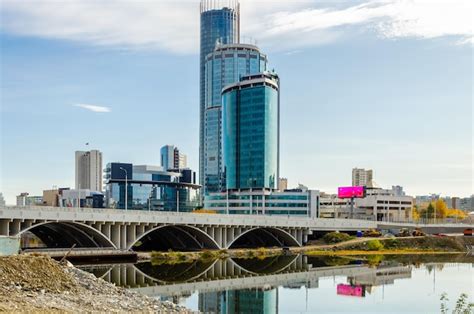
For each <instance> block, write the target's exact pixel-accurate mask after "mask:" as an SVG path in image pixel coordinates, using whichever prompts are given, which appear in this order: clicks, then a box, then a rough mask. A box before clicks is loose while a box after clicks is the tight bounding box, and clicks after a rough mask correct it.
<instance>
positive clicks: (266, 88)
mask: <svg viewBox="0 0 474 314" xmlns="http://www.w3.org/2000/svg"><path fill="white" fill-rule="evenodd" d="M222 103H223V108H222V116H223V117H224V119H223V121H222V139H223V140H222V143H223V158H222V159H223V166H224V176H225V178H226V188H227V189H247V188H266V189H277V188H278V186H277V184H278V175H279V139H280V128H279V123H280V108H279V107H280V104H279V79H278V76H277V75H276V74H275V73H271V72H264V73H260V74H255V75H249V76H244V77H242V78H241V79H240V81H239V82H238V83H235V84H231V85H228V86H226V87H225V88H224V89H223V90H222Z"/></svg>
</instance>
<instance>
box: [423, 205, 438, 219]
mask: <svg viewBox="0 0 474 314" xmlns="http://www.w3.org/2000/svg"><path fill="white" fill-rule="evenodd" d="M434 212H435V208H434V206H433V204H432V203H429V204H428V207H427V208H426V209H422V210H421V212H420V216H421V217H422V218H428V219H432V218H434Z"/></svg>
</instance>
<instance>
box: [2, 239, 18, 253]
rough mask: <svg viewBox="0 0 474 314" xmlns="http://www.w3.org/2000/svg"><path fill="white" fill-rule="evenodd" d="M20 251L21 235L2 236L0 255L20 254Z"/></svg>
mask: <svg viewBox="0 0 474 314" xmlns="http://www.w3.org/2000/svg"><path fill="white" fill-rule="evenodd" d="M19 251H20V238H19V237H2V236H0V255H13V254H18V252H19Z"/></svg>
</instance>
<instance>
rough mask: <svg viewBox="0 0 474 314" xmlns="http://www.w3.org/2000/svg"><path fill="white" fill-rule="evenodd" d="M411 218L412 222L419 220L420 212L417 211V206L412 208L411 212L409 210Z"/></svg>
mask: <svg viewBox="0 0 474 314" xmlns="http://www.w3.org/2000/svg"><path fill="white" fill-rule="evenodd" d="M411 218H412V219H413V220H415V221H416V220H419V219H420V212H419V211H418V206H416V205H415V206H413V208H412V210H411Z"/></svg>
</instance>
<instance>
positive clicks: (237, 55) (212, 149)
mask: <svg viewBox="0 0 474 314" xmlns="http://www.w3.org/2000/svg"><path fill="white" fill-rule="evenodd" d="M266 69H267V57H266V55H264V54H262V53H261V52H260V51H259V49H258V48H257V47H256V46H253V45H249V44H227V45H217V46H216V48H215V50H214V51H213V52H211V53H210V54H208V55H207V56H206V59H205V93H204V94H205V95H204V101H205V109H204V110H205V112H204V135H205V136H204V143H203V145H204V160H203V162H204V174H203V180H204V181H203V183H202V184H203V192H204V194H207V193H209V192H219V191H221V190H223V189H225V182H224V180H223V179H224V178H223V175H222V145H221V144H222V132H221V130H222V119H221V117H222V95H221V92H222V89H223V88H224V86H226V85H229V84H232V83H236V82H238V81H239V80H240V78H241V77H243V76H246V75H249V74H257V73H260V72H264V71H265V70H266Z"/></svg>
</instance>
